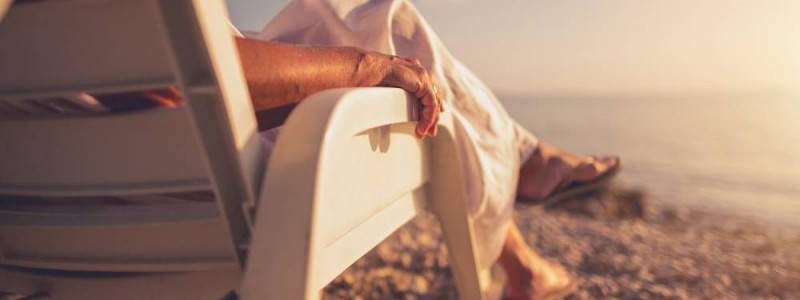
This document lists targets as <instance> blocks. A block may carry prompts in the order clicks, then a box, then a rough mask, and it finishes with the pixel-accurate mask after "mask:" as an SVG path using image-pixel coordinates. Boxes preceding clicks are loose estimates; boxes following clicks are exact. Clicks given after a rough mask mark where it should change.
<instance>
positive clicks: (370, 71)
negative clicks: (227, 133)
mask: <svg viewBox="0 0 800 300" xmlns="http://www.w3.org/2000/svg"><path fill="white" fill-rule="evenodd" d="M236 44H237V46H238V48H239V57H240V58H241V61H242V69H243V70H244V75H245V78H246V80H247V86H248V89H249V90H250V97H251V98H252V102H253V108H254V109H255V110H256V111H262V110H266V109H270V108H275V107H280V106H285V105H288V104H293V103H297V102H299V101H300V100H302V99H303V98H306V97H308V96H309V95H311V94H313V93H316V92H319V91H322V90H325V89H331V88H340V87H366V86H376V85H379V83H380V82H381V80H382V79H383V78H384V77H385V75H386V73H387V72H389V70H388V68H387V66H388V65H387V64H385V63H380V62H379V61H378V60H379V58H378V57H376V56H374V55H372V54H370V53H369V52H367V51H364V50H361V49H357V48H352V47H320V46H299V45H288V44H281V43H275V42H266V41H259V40H253V39H245V38H236Z"/></svg>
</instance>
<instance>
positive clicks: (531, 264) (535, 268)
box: [499, 226, 575, 300]
mask: <svg viewBox="0 0 800 300" xmlns="http://www.w3.org/2000/svg"><path fill="white" fill-rule="evenodd" d="M499 262H500V264H501V265H502V266H503V270H505V272H506V277H507V278H508V286H507V288H508V290H507V291H506V292H507V293H506V295H505V297H506V298H507V299H514V300H523V299H524V300H540V299H561V298H562V297H564V296H567V295H569V294H570V293H572V291H573V290H574V289H575V280H574V279H573V278H572V277H571V276H570V275H569V274H568V273H567V271H566V270H565V269H564V267H562V266H561V265H559V264H556V263H551V262H548V261H547V260H546V259H544V258H543V257H541V256H539V255H538V254H537V253H536V252H534V251H533V250H531V249H530V248H529V247H528V246H527V245H526V244H525V241H524V240H523V239H522V236H521V235H520V234H519V231H518V230H517V229H516V226H511V228H509V232H508V235H507V236H506V242H505V244H504V245H503V251H502V252H501V254H500V259H499Z"/></svg>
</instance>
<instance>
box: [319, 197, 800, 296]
mask: <svg viewBox="0 0 800 300" xmlns="http://www.w3.org/2000/svg"><path fill="white" fill-rule="evenodd" d="M620 195H621V196H620ZM626 195H627V196H626ZM644 196H645V195H644V194H643V193H640V192H637V191H624V190H623V191H614V192H611V193H608V194H601V195H588V196H586V197H589V198H591V197H594V198H592V199H593V200H591V201H586V202H585V203H586V205H585V206H584V207H581V205H580V203H581V202H580V201H578V200H574V201H568V202H570V204H569V205H570V207H569V208H568V209H567V208H559V207H556V208H553V209H550V210H547V211H543V210H541V209H535V208H531V207H527V206H523V205H520V206H518V207H517V210H518V211H517V213H516V214H515V220H516V222H517V224H518V226H519V227H520V228H521V230H522V231H523V232H522V233H523V236H524V237H525V238H526V240H527V242H528V244H529V245H533V246H534V248H536V250H537V251H538V252H540V253H542V254H543V255H544V256H546V257H548V259H550V260H551V261H555V262H559V263H561V264H562V265H564V266H565V268H566V269H567V270H570V271H572V272H573V274H574V275H575V276H576V277H577V278H578V283H579V288H578V290H576V292H575V293H573V294H572V295H571V296H569V297H568V298H567V299H614V298H616V299H740V298H771V299H800V233H796V232H793V233H791V235H790V236H789V237H783V236H772V235H770V234H767V232H766V231H765V230H763V229H760V228H759V227H758V226H754V225H753V224H748V223H736V222H731V221H729V220H727V219H724V218H717V219H713V220H717V221H715V222H716V223H714V222H711V221H708V222H700V221H699V220H698V219H711V218H709V217H708V216H704V217H703V218H694V216H695V214H696V212H693V211H690V210H687V209H685V208H681V207H671V208H667V209H664V208H661V207H659V206H657V205H653V204H651V203H648V202H646V201H645V197H644ZM613 197H617V198H618V199H616V200H615V199H613ZM626 197H627V198H626ZM630 199H634V200H630ZM613 201H618V202H619V203H615V202H613ZM625 201H627V202H625ZM631 201H633V202H631ZM590 203H595V204H597V203H602V204H604V205H606V206H605V207H607V208H604V209H608V207H611V208H612V209H613V211H607V210H603V211H599V210H598V208H597V207H596V206H595V204H590ZM631 203H633V204H631ZM593 210H594V212H592V211H593ZM648 216H659V217H652V218H650V217H648ZM712 217H713V216H712ZM726 220H727V221H726ZM706 221H707V220H706ZM323 298H324V299H458V294H457V291H456V286H455V282H454V279H453V276H452V272H451V270H450V268H449V263H448V257H447V250H446V247H444V245H443V239H442V237H441V229H440V228H439V226H438V223H437V221H436V219H435V218H434V217H433V216H431V215H429V214H423V215H421V216H419V217H417V218H416V219H415V220H413V221H411V222H409V223H408V224H406V225H405V226H404V227H403V228H401V229H400V230H398V232H396V233H395V234H393V235H392V236H391V237H389V238H388V239H387V240H386V241H384V242H383V243H381V244H380V245H379V246H377V247H376V248H375V249H373V250H372V251H371V252H370V253H368V254H367V255H365V256H364V257H363V258H361V259H360V260H359V261H358V262H356V263H354V264H353V265H352V266H351V267H350V268H348V269H347V270H346V271H345V272H344V273H343V274H341V275H340V276H339V277H338V278H336V279H335V280H333V281H332V282H331V283H330V284H329V285H328V286H327V287H326V288H325V290H324V295H323Z"/></svg>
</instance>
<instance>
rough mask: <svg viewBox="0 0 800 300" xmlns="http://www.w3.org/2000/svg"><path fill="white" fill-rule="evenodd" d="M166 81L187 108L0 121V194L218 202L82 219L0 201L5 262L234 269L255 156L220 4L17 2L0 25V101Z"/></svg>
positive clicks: (248, 108)
mask: <svg viewBox="0 0 800 300" xmlns="http://www.w3.org/2000/svg"><path fill="white" fill-rule="evenodd" d="M3 10H4V8H3V9H0V12H2V11H3ZM172 86H177V87H179V88H181V89H182V94H183V96H184V97H185V98H186V99H187V105H186V106H184V107H180V108H163V109H152V110H147V111H140V112H135V113H124V114H105V115H94V116H65V117H46V118H45V117H36V118H27V119H19V118H17V119H14V118H4V119H0V195H22V196H42V195H45V196H92V195H138V194H149V193H167V192H182V191H197V190H211V191H213V192H214V194H215V198H216V203H215V204H208V205H204V204H197V205H192V206H191V207H189V206H187V207H183V206H179V205H165V206H163V207H160V208H157V209H152V208H148V207H144V206H126V207H124V208H123V210H122V211H120V210H119V209H110V210H107V209H97V210H93V211H82V212H79V213H74V212H73V211H74V210H70V209H68V207H67V206H65V205H61V206H58V207H56V208H53V209H52V210H50V211H47V212H25V211H10V210H3V209H2V207H0V241H2V243H0V264H10V265H20V266H31V267H39V268H56V269H75V270H97V271H106V270H112V271H115V270H121V271H125V270H136V271H140V270H150V271H156V270H187V269H203V268H212V267H213V268H216V267H221V266H225V267H230V266H232V265H233V266H236V265H239V266H240V265H241V262H242V259H243V258H242V253H241V249H242V247H241V245H242V244H243V243H245V242H246V238H247V235H248V230H249V229H248V218H249V213H250V212H249V210H250V209H251V208H252V207H254V205H255V199H256V192H257V191H258V187H257V184H258V183H260V182H261V177H262V176H263V172H264V170H263V168H264V162H263V156H262V155H261V149H260V143H259V141H258V133H257V127H256V123H255V119H254V117H253V110H252V105H251V103H250V98H249V94H248V92H247V89H246V85H245V83H244V80H243V75H242V71H241V68H240V67H239V59H238V54H237V52H236V49H235V45H234V43H233V38H232V34H231V29H230V28H229V23H228V21H227V13H226V8H225V4H224V2H223V1H222V0H119V1H107V0H58V1H25V2H18V3H17V4H15V5H13V6H12V7H11V8H10V9H8V11H7V12H6V15H5V16H3V17H2V19H1V20H0V99H4V100H5V101H25V99H30V98H42V97H59V96H64V95H71V94H75V93H80V92H85V93H90V94H92V93H107V92H124V91H137V90H147V89H157V88H165V87H172ZM177 210H180V211H182V212H183V213H182V214H177V213H175V211H177ZM156 225H157V226H156Z"/></svg>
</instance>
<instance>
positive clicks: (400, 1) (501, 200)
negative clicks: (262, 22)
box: [255, 0, 537, 267]
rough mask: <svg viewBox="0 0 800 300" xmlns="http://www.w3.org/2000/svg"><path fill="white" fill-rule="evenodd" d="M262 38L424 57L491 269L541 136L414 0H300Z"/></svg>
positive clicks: (484, 257)
mask: <svg viewBox="0 0 800 300" xmlns="http://www.w3.org/2000/svg"><path fill="white" fill-rule="evenodd" d="M255 38H257V39H261V40H270V41H278V42H285V43H292V44H308V45H330V46H355V47H360V48H364V49H367V50H372V51H379V52H383V53H388V54H393V55H398V56H402V57H415V58H418V59H419V60H420V61H421V62H422V64H423V65H424V66H425V67H426V68H427V69H428V70H429V71H430V73H431V75H432V77H433V78H434V82H435V84H436V86H437V87H438V89H439V91H440V93H441V95H442V97H443V99H444V101H445V107H446V110H447V111H448V112H450V113H452V114H453V116H454V122H455V125H456V126H455V127H456V128H455V129H456V136H457V142H458V146H459V147H458V149H459V151H460V152H461V153H460V154H461V157H462V158H463V159H462V165H463V168H464V171H465V175H466V182H464V185H465V187H466V188H467V190H468V197H469V199H467V202H468V204H469V210H470V213H471V214H472V217H473V220H474V228H475V234H476V238H477V241H478V244H479V247H478V248H479V249H478V251H479V253H478V254H479V262H480V265H481V266H482V267H489V266H491V265H492V264H493V263H494V262H495V260H496V259H497V257H498V255H499V253H500V249H501V247H502V243H503V239H504V237H505V233H506V230H507V228H508V224H509V222H510V221H511V215H512V210H513V202H514V194H515V191H516V183H517V176H518V171H519V167H520V162H521V161H524V159H526V158H527V157H528V156H529V155H530V154H531V153H532V152H533V150H534V149H535V147H536V143H537V141H536V138H535V137H534V136H533V135H531V134H530V133H528V132H527V131H526V130H524V129H523V128H522V127H520V126H519V125H518V124H517V123H516V122H514V120H512V119H511V118H510V117H509V115H508V114H507V113H506V111H505V110H504V109H503V107H502V105H501V104H500V103H499V101H498V100H497V98H496V97H495V96H494V94H493V93H492V92H491V91H490V90H489V88H488V87H486V86H485V85H484V84H483V83H482V82H481V81H480V79H478V78H477V77H476V76H475V75H474V74H473V73H472V72H470V71H469V70H468V69H467V68H466V67H465V66H464V65H463V64H461V63H460V62H459V61H457V60H456V59H455V58H453V57H452V55H451V54H450V53H449V52H448V51H447V49H446V48H445V47H444V44H442V42H441V41H440V40H439V38H438V37H437V36H436V34H435V33H434V32H433V30H432V29H431V28H430V26H429V25H428V23H427V22H425V20H424V19H423V18H422V16H421V15H420V14H419V12H418V11H417V9H416V8H415V7H414V5H413V4H411V3H410V2H408V1H406V0H374V1H369V0H295V1H292V2H290V3H289V4H288V5H287V6H286V7H285V8H284V9H283V10H282V11H281V12H280V13H279V14H278V15H277V16H276V17H275V18H274V19H273V20H272V21H271V22H270V23H269V24H268V25H267V26H266V27H265V28H264V29H263V30H262V31H261V32H260V33H258V34H256V35H255Z"/></svg>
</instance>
